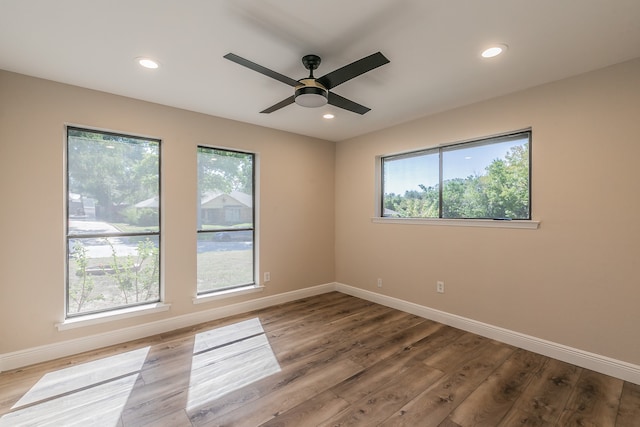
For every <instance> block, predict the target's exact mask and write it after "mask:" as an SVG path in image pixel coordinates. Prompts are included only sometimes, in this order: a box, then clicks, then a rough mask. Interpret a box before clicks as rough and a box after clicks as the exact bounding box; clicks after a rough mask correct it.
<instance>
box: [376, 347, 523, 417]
mask: <svg viewBox="0 0 640 427" xmlns="http://www.w3.org/2000/svg"><path fill="white" fill-rule="evenodd" d="M514 351H515V349H514V348H513V347H511V346H507V345H504V344H499V343H495V342H493V341H490V340H488V341H486V342H485V343H484V344H483V345H482V346H481V347H479V348H477V349H476V351H475V352H473V353H468V354H467V356H468V358H467V360H465V361H464V363H461V364H458V365H457V370H454V369H452V368H449V367H447V371H452V372H451V373H449V374H447V375H445V376H443V377H442V378H441V379H440V380H439V381H437V382H436V383H434V384H433V386H431V387H429V388H427V389H426V390H425V391H423V392H422V393H421V394H419V395H418V396H417V397H416V398H415V399H413V400H412V401H410V402H408V403H407V404H406V405H404V406H403V407H402V408H400V409H399V410H398V411H397V412H395V413H394V414H390V417H389V418H388V419H387V420H385V421H384V422H383V423H382V424H381V425H382V426H386V427H396V426H408V427H413V426H421V427H428V426H439V425H441V424H442V423H443V422H445V421H446V418H447V416H448V415H449V414H450V413H451V412H452V411H453V410H454V409H455V408H457V407H458V405H460V404H461V403H462V402H463V401H464V400H465V399H466V398H467V397H468V396H469V395H470V394H471V393H472V392H473V391H474V390H476V389H477V388H478V386H479V385H480V384H482V383H483V381H485V379H486V378H487V377H488V376H489V375H490V374H491V373H492V372H493V371H494V370H495V369H496V368H497V367H498V366H500V365H501V364H502V363H503V362H504V361H505V360H506V359H507V358H508V357H509V356H511V355H512V354H513V353H514ZM447 423H449V424H450V425H454V424H455V423H452V422H451V421H450V420H449V421H447V422H446V423H445V425H449V424H447Z"/></svg>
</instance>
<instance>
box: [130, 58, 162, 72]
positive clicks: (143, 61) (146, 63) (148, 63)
mask: <svg viewBox="0 0 640 427" xmlns="http://www.w3.org/2000/svg"><path fill="white" fill-rule="evenodd" d="M136 60H137V61H138V64H140V65H142V66H143V67H144V68H151V69H153V70H155V69H156V68H158V67H159V66H160V64H158V63H157V62H156V61H154V60H153V59H149V58H136Z"/></svg>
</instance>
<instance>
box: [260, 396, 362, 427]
mask: <svg viewBox="0 0 640 427" xmlns="http://www.w3.org/2000/svg"><path fill="white" fill-rule="evenodd" d="M350 405H351V404H350V403H349V402H347V401H346V400H344V399H342V398H341V397H338V396H336V395H335V394H334V393H333V392H332V391H331V390H327V391H324V392H322V393H320V394H318V395H316V396H314V397H313V398H312V399H308V400H305V401H304V402H302V403H301V404H299V405H297V406H295V407H293V408H291V409H289V410H288V411H286V412H284V413H282V414H278V415H276V416H275V418H273V419H271V420H269V421H267V422H266V423H264V424H261V425H260V427H301V426H318V425H320V424H322V423H323V422H325V421H326V420H327V419H329V418H331V417H332V416H335V415H336V414H338V413H340V412H341V411H343V410H344V409H346V408H348V407H349V406H350Z"/></svg>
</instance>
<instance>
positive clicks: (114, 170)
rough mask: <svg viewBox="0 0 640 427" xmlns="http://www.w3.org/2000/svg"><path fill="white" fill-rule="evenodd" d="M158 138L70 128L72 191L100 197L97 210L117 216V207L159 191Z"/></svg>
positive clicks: (91, 196) (133, 202)
mask: <svg viewBox="0 0 640 427" xmlns="http://www.w3.org/2000/svg"><path fill="white" fill-rule="evenodd" d="M158 159H159V146H158V143H157V142H156V141H149V140H142V139H135V138H128V137H124V136H120V135H111V134H105V133H101V132H90V131H82V130H78V129H69V137H68V159H67V161H68V165H69V167H68V171H69V175H68V176H69V191H70V192H72V193H78V194H81V195H82V196H84V197H89V198H93V199H96V200H97V206H98V209H99V212H98V214H99V215H100V217H102V218H104V219H106V220H109V221H110V220H114V219H115V216H116V207H122V206H126V205H132V204H135V203H137V202H139V201H141V200H144V199H147V198H151V197H153V196H156V195H158V173H159V171H158Z"/></svg>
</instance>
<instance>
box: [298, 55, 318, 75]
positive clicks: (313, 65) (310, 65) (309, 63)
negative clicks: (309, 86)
mask: <svg viewBox="0 0 640 427" xmlns="http://www.w3.org/2000/svg"><path fill="white" fill-rule="evenodd" d="M321 61H322V60H321V59H320V57H319V56H318V55H305V56H303V57H302V65H304V68H306V69H307V70H309V78H310V79H313V78H315V77H313V70H316V69H318V67H319V66H320V62H321Z"/></svg>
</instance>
